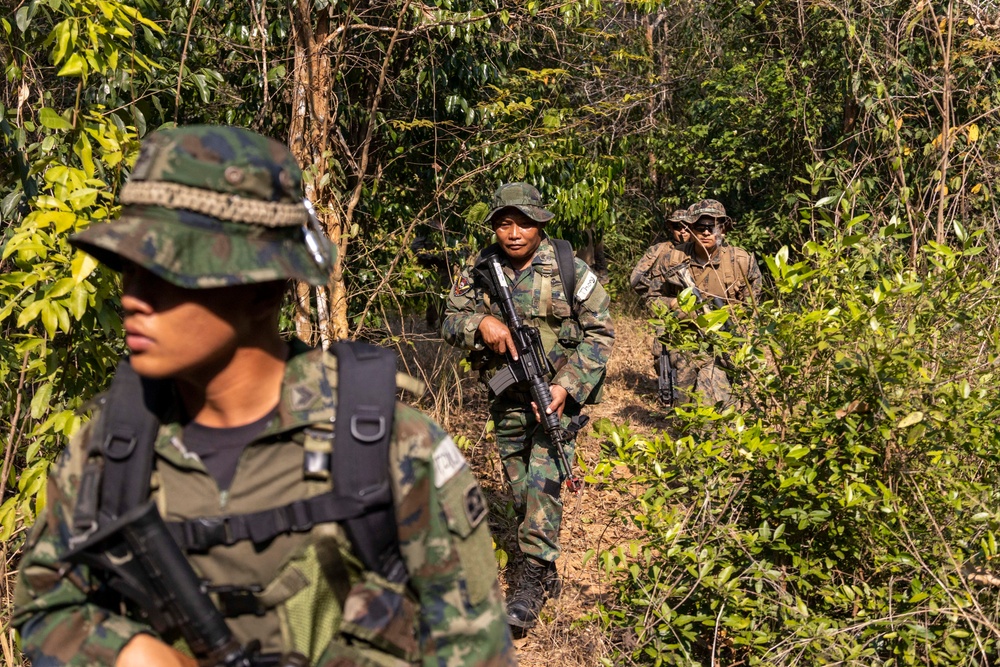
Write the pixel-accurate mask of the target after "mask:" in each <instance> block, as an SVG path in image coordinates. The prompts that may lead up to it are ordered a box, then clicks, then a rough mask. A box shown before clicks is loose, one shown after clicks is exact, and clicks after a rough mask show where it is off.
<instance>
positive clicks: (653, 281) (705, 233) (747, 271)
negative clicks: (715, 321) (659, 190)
mask: <svg viewBox="0 0 1000 667" xmlns="http://www.w3.org/2000/svg"><path fill="white" fill-rule="evenodd" d="M732 222H733V221H732V219H731V218H730V217H729V216H728V215H726V209H725V207H724V206H723V205H722V204H721V203H719V202H718V201H715V200H714V199H705V200H702V201H700V202H698V203H697V204H694V205H693V206H691V207H690V208H689V209H688V210H687V215H686V216H684V224H685V227H686V229H687V231H688V233H689V234H690V237H689V238H690V240H688V241H687V242H686V243H681V244H679V245H677V246H675V247H674V248H671V249H669V250H668V251H667V252H661V253H659V254H658V256H657V257H656V258H655V261H653V262H652V263H651V265H649V266H648V268H646V267H643V266H642V265H641V263H640V266H637V267H636V270H635V271H634V272H633V274H632V286H633V288H634V289H635V290H636V292H637V293H638V294H639V295H640V296H642V297H643V298H644V299H645V300H646V302H647V304H649V305H653V304H660V305H662V306H664V307H666V308H667V309H668V310H670V311H671V312H672V313H673V314H674V315H675V316H676V317H677V318H678V319H680V320H687V321H690V320H691V319H693V318H694V317H697V313H688V312H685V311H684V310H682V309H681V308H680V307H679V305H678V301H677V297H678V295H680V293H681V292H682V291H684V290H685V289H686V288H688V287H691V288H693V289H694V290H695V291H696V292H697V295H698V298H699V299H700V300H701V301H702V302H703V303H705V304H707V305H709V307H716V306H725V305H728V304H733V303H739V302H743V303H749V302H751V301H753V300H756V298H757V296H758V295H759V293H760V284H761V275H760V269H759V268H758V266H757V263H756V261H755V260H754V258H753V255H751V254H750V253H748V252H747V251H745V250H743V249H742V248H737V247H735V246H731V245H726V244H724V234H725V232H726V231H728V230H729V229H731V228H732ZM647 254H648V253H647ZM640 269H645V270H641V271H640ZM657 347H658V346H657V345H656V342H654V348H657ZM662 353H664V354H667V355H669V358H670V366H671V368H672V369H673V373H674V375H675V378H676V382H675V383H674V384H675V386H674V395H673V396H662V395H661V397H660V398H661V400H663V401H664V402H667V403H671V402H673V403H677V402H688V401H692V400H694V392H700V393H701V395H702V398H703V400H704V401H705V402H708V403H716V404H721V405H723V406H725V405H729V404H730V403H731V402H732V398H731V385H730V381H729V378H728V376H727V375H726V372H725V370H724V369H723V368H722V364H721V363H720V362H721V360H720V359H718V358H717V357H716V356H715V355H714V354H711V353H710V352H709V353H706V352H702V351H679V350H672V349H671V350H663V352H662ZM654 356H655V352H654Z"/></svg>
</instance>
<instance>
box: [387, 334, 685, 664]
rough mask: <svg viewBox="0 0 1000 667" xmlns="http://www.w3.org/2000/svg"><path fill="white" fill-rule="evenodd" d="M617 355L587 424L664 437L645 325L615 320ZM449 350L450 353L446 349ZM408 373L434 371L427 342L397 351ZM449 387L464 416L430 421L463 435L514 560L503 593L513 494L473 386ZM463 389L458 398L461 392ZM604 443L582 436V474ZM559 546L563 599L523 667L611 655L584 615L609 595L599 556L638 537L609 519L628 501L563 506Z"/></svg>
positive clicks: (547, 615)
mask: <svg viewBox="0 0 1000 667" xmlns="http://www.w3.org/2000/svg"><path fill="white" fill-rule="evenodd" d="M615 332H616V340H615V349H614V353H613V355H612V358H611V362H610V363H609V365H608V377H607V381H606V383H605V391H604V401H603V402H602V403H601V404H600V405H595V406H589V407H588V409H587V411H586V412H587V414H589V415H590V418H591V421H595V420H597V419H600V418H602V417H606V418H609V419H612V420H614V421H616V422H623V423H626V422H627V423H631V424H632V425H633V426H635V427H639V428H641V429H644V430H645V429H663V428H665V427H666V421H665V419H664V415H663V413H662V411H660V410H659V409H658V407H657V405H656V398H655V397H656V381H655V378H654V377H653V364H652V356H651V354H650V346H651V340H652V333H651V329H650V327H649V326H648V325H647V324H646V322H645V320H644V319H641V318H638V317H634V316H628V315H626V316H619V317H616V319H615ZM445 347H447V346H445ZM401 352H402V353H403V354H404V357H405V361H404V363H405V364H407V367H408V368H427V367H428V366H430V365H432V364H433V363H436V362H435V361H434V360H436V359H438V358H439V357H438V356H436V355H438V354H440V353H439V352H434V351H433V350H431V349H430V348H428V347H427V343H426V340H420V341H419V342H418V343H417V344H414V345H408V346H401ZM444 377H446V378H448V382H449V383H450V384H447V385H442V384H441V383H439V384H438V385H437V387H438V389H437V390H438V393H439V394H440V393H441V392H443V393H444V394H446V395H447V396H448V397H449V398H450V399H451V400H456V399H457V396H456V395H457V394H459V393H461V396H462V399H461V400H462V403H461V409H458V410H456V409H454V408H452V409H450V410H449V411H448V412H447V413H444V414H435V417H437V418H438V419H439V420H440V421H442V422H443V423H445V424H446V426H447V428H448V430H449V431H450V432H451V433H452V434H453V435H464V436H466V437H468V438H469V440H470V441H471V443H472V445H471V447H470V448H469V449H468V450H467V451H466V456H467V458H468V459H469V461H470V462H471V464H472V466H473V468H474V469H475V471H476V473H477V475H478V476H479V479H480V482H481V484H482V485H483V489H484V491H485V492H486V495H487V498H488V499H489V501H490V506H491V508H492V511H491V514H490V527H491V529H492V531H493V534H494V538H495V540H496V542H497V544H498V546H500V547H502V548H504V549H505V550H506V551H507V553H509V554H511V561H510V563H508V565H507V567H506V568H504V570H503V571H502V572H501V585H502V586H503V587H504V589H505V590H506V587H507V580H508V577H511V580H513V577H515V576H516V574H517V572H518V571H519V568H520V562H519V561H520V559H519V558H517V557H516V553H517V547H516V542H517V540H516V531H517V525H516V521H515V519H514V518H513V517H512V516H511V512H510V511H509V510H508V509H507V508H508V507H509V506H510V504H511V498H510V493H509V491H508V490H507V488H506V485H505V483H504V480H503V473H502V470H501V467H500V461H499V457H498V454H497V451H496V446H495V444H494V442H493V439H492V436H491V435H489V434H485V433H484V424H485V423H486V420H487V406H486V401H485V397H484V396H483V394H482V392H481V391H480V390H479V389H478V388H477V387H476V382H475V380H474V379H472V378H469V377H466V378H464V379H462V380H461V381H459V380H458V379H457V378H456V374H455V373H454V372H453V371H452V372H445V374H444ZM459 387H461V389H462V391H461V392H459V391H458V389H459ZM443 402H447V401H442V396H441V395H437V396H434V397H431V398H430V399H429V400H428V402H427V404H426V408H428V409H429V410H434V408H435V407H436V406H441V405H442V403H443ZM601 444H602V443H601V442H600V441H599V440H598V439H597V438H596V437H595V436H594V435H593V433H592V432H590V430H589V429H585V430H584V434H583V435H582V436H581V437H580V438H579V441H578V447H577V451H578V452H579V456H580V457H581V458H582V460H583V462H584V463H585V465H586V466H587V467H591V468H592V467H593V466H594V465H595V464H596V463H598V461H599V460H600V458H601V456H602V449H601ZM564 500H565V514H564V517H563V532H562V536H561V540H560V541H561V543H562V547H563V553H562V556H561V557H560V559H559V561H558V564H559V570H560V573H561V575H562V577H563V582H564V585H563V594H562V597H561V598H560V599H558V600H550V601H549V602H547V603H546V605H545V608H544V609H543V610H542V620H541V622H540V623H539V624H538V625H537V626H536V627H535V628H534V629H533V630H532V631H531V632H530V633H529V634H528V636H527V637H525V638H524V639H521V640H518V641H517V642H516V644H517V648H518V657H519V659H520V664H521V665H524V666H525V667H543V666H544V667H568V666H570V665H573V666H576V665H594V664H597V663H598V661H599V660H600V659H601V658H602V657H607V656H609V655H610V652H611V648H612V647H611V639H610V638H609V637H607V636H606V635H605V633H604V632H603V631H602V629H601V627H600V625H599V624H598V623H597V622H596V621H595V620H592V619H590V618H588V615H589V614H591V613H592V612H594V611H595V610H596V608H597V604H598V603H599V602H601V601H602V600H604V599H605V597H606V596H608V595H610V594H611V592H612V586H611V585H610V582H609V581H608V580H607V577H606V575H605V574H604V573H603V572H602V570H601V568H600V564H599V559H598V558H597V555H596V554H598V553H600V552H601V551H603V550H607V549H611V548H614V547H616V546H617V545H618V544H620V543H623V542H625V541H627V540H629V539H634V538H636V537H637V536H638V534H637V531H636V529H635V527H634V526H631V525H622V524H620V523H615V522H614V521H613V520H612V519H611V517H613V516H615V514H616V512H615V510H616V509H619V508H620V507H622V506H624V505H626V504H627V503H628V502H629V499H628V498H625V497H622V496H620V495H618V493H617V492H616V491H613V490H610V489H609V488H606V487H603V486H601V485H590V484H588V485H585V487H584V489H583V490H582V491H581V492H580V493H579V494H578V495H576V496H575V497H569V498H565V499H564Z"/></svg>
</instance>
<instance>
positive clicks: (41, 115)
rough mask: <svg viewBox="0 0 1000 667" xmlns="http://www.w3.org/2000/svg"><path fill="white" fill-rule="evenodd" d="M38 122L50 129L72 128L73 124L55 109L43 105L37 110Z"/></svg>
mask: <svg viewBox="0 0 1000 667" xmlns="http://www.w3.org/2000/svg"><path fill="white" fill-rule="evenodd" d="M38 122H39V123H41V124H42V125H43V126H44V127H47V128H49V129H50V130H72V129H73V124H72V123H70V122H69V121H68V120H66V119H65V118H63V117H62V116H60V115H59V114H58V113H56V111H55V109H50V108H49V107H44V108H43V109H42V110H41V111H39V112H38Z"/></svg>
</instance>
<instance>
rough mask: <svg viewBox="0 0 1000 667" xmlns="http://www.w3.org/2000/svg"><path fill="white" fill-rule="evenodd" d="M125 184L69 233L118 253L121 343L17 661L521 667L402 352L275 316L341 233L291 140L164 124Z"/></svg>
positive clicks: (27, 595)
mask: <svg viewBox="0 0 1000 667" xmlns="http://www.w3.org/2000/svg"><path fill="white" fill-rule="evenodd" d="M121 197H122V203H123V204H124V207H123V210H122V214H121V217H120V219H118V220H116V221H114V222H111V223H110V224H94V225H92V226H90V227H89V228H87V229H86V230H84V231H83V232H82V233H80V234H77V235H76V236H74V237H73V238H72V239H71V243H72V244H73V245H75V246H76V247H78V248H81V249H83V250H85V251H86V252H88V253H90V254H92V255H94V256H95V257H97V258H98V259H99V260H100V261H102V262H103V263H105V264H106V265H107V266H109V267H111V268H112V269H114V270H117V271H121V273H122V286H123V292H122V297H121V304H122V310H123V314H124V329H125V344H126V346H127V347H128V349H129V351H130V353H131V355H130V357H129V359H127V360H124V361H123V362H122V363H121V364H120V365H119V367H118V372H117V373H116V376H115V379H114V382H113V383H112V386H111V389H110V390H109V392H107V393H106V394H104V395H102V396H101V397H99V398H98V399H96V400H95V401H93V402H92V403H93V408H94V411H95V414H94V418H93V419H92V420H91V421H89V422H88V423H87V424H86V425H84V427H83V428H82V430H81V431H80V432H79V433H78V434H77V435H76V437H75V438H74V439H73V441H72V442H71V444H70V446H69V447H68V448H67V450H66V451H65V452H64V453H63V455H62V456H61V457H60V459H59V462H58V463H57V465H56V467H55V468H54V470H53V472H52V475H51V477H50V479H49V487H48V488H49V491H48V499H49V504H48V507H47V508H46V510H45V512H44V513H43V514H42V515H40V517H39V520H38V522H37V523H36V524H35V527H34V528H33V529H32V532H31V535H30V537H29V539H28V542H27V547H26V552H25V556H24V558H23V560H22V561H21V566H20V580H19V583H18V587H17V592H16V600H15V612H14V619H13V621H14V624H15V625H16V626H17V627H18V629H19V630H20V631H21V638H22V646H23V649H24V651H25V653H26V654H27V655H28V656H29V657H30V659H31V661H32V663H33V664H35V665H39V666H42V665H45V666H49V665H59V664H68V665H80V666H83V665H87V666H90V665H109V666H110V665H115V666H116V667H133V666H142V667H157V666H168V665H169V666H173V667H179V666H182V665H183V666H193V665H196V664H200V665H203V666H210V665H227V666H232V667H237V666H239V667H254V666H264V665H267V666H274V667H278V666H286V665H287V666H289V667H292V666H294V667H306V666H308V665H313V666H315V667H333V666H335V665H336V666H344V667H346V666H348V665H350V666H353V667H378V666H383V667H387V666H395V667H401V666H403V665H426V666H428V667H430V666H431V665H434V666H441V665H458V666H462V667H471V666H476V667H487V666H490V667H492V666H497V667H499V666H505V665H512V664H514V663H515V658H514V648H513V644H512V643H511V641H510V632H509V628H508V626H507V623H506V617H505V613H504V610H503V607H502V602H501V596H500V590H499V586H498V584H497V580H496V561H495V558H494V555H493V549H492V542H491V540H490V535H489V530H488V522H487V521H486V514H487V509H486V503H485V499H484V497H483V495H482V492H481V491H480V489H479V486H478V484H477V483H476V480H475V478H474V476H473V474H472V472H471V471H470V469H469V467H468V465H467V464H466V462H465V460H464V459H463V458H462V455H461V454H460V453H459V451H458V449H457V447H456V446H455V444H454V442H452V440H451V438H449V437H448V435H447V434H446V433H444V431H442V430H441V428H440V427H439V426H437V425H436V424H435V423H433V422H432V421H431V420H429V419H428V418H426V417H425V416H424V415H422V414H421V413H419V412H417V411H416V410H413V409H411V408H408V407H406V406H404V405H403V404H401V403H397V402H396V398H395V397H396V386H397V375H396V370H395V359H394V358H393V357H392V355H391V354H387V351H386V350H383V349H382V348H378V347H375V346H371V345H365V344H362V343H347V342H339V343H337V344H335V345H334V346H333V349H332V350H331V351H330V352H327V351H324V350H322V349H313V348H310V347H308V346H306V345H305V344H304V343H302V342H301V341H298V340H292V341H291V342H286V341H285V340H284V339H283V338H282V336H281V335H280V331H279V328H278V323H279V315H280V312H281V307H282V300H283V294H284V292H285V291H286V288H287V284H288V281H289V280H290V279H297V280H302V281H306V282H308V283H310V284H313V285H324V284H326V283H327V281H328V279H329V272H330V269H331V266H332V263H333V253H334V252H335V250H336V249H335V247H333V246H331V245H330V244H329V243H328V242H327V241H326V239H325V238H324V237H323V235H322V233H321V231H320V230H319V225H318V223H317V221H316V219H315V216H314V215H313V214H312V209H311V206H310V205H309V204H308V202H306V201H305V200H303V199H302V174H301V172H300V170H299V167H298V165H297V164H296V162H295V159H294V158H293V157H292V155H291V154H290V153H289V151H288V149H287V148H286V147H284V146H282V145H281V144H279V143H277V142H275V141H272V140H270V139H266V138H265V137H262V136H260V135H258V134H255V133H253V132H250V131H247V130H243V129H240V128H233V127H213V126H192V127H181V128H174V129H166V130H160V131H157V132H155V133H153V134H152V135H150V136H149V137H147V138H146V139H145V140H144V141H143V144H142V151H141V154H140V156H139V159H138V161H137V162H136V165H135V168H134V169H133V171H132V174H131V177H130V179H129V183H128V184H127V185H126V186H125V188H124V189H123V191H122V195H121Z"/></svg>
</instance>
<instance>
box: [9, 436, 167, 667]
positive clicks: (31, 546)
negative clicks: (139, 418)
mask: <svg viewBox="0 0 1000 667" xmlns="http://www.w3.org/2000/svg"><path fill="white" fill-rule="evenodd" d="M92 424H94V420H91V421H90V422H89V423H88V424H87V425H86V426H84V428H83V429H82V430H81V431H80V433H78V434H77V436H76V437H75V438H74V439H73V442H72V443H70V446H69V447H68V448H67V449H66V450H65V451H64V452H63V453H62V455H61V456H60V458H59V461H58V462H57V464H56V466H55V468H54V469H53V471H52V474H51V475H50V476H49V481H48V489H47V492H48V503H49V504H48V507H47V508H46V509H45V511H44V512H43V513H42V514H41V515H39V517H38V521H37V522H36V523H35V525H34V527H33V528H32V530H31V534H30V536H29V538H28V543H27V544H26V545H25V553H24V557H23V558H22V559H21V565H20V570H19V572H18V581H17V589H16V591H15V596H14V613H13V617H12V621H13V624H14V626H15V627H17V628H18V629H19V630H20V632H21V647H22V650H23V651H24V653H25V654H26V655H27V656H28V657H29V658H30V659H31V662H32V664H34V665H63V664H64V665H71V666H76V665H79V666H81V667H82V666H83V665H113V664H114V662H115V659H116V658H117V656H118V652H119V651H120V650H121V649H122V647H123V646H125V644H127V643H128V641H129V640H130V639H132V637H134V636H135V635H136V634H138V633H141V632H145V633H149V634H153V635H155V633H154V632H153V630H152V629H151V628H150V627H149V626H147V625H144V624H141V623H137V622H136V621H133V620H131V619H128V618H126V617H124V616H120V615H118V614H115V613H112V612H111V611H110V610H108V609H105V608H103V607H100V606H98V605H96V604H94V603H93V602H92V601H91V599H90V597H89V595H88V593H90V592H91V591H92V590H93V585H92V580H91V575H90V572H89V571H88V569H87V568H86V567H85V566H82V565H80V566H73V567H71V566H70V565H68V564H66V563H64V562H63V561H62V560H60V556H61V554H63V553H65V552H66V551H67V549H68V546H67V545H68V543H69V537H70V522H71V520H72V516H73V508H74V507H75V505H76V485H77V484H78V483H79V479H80V473H81V471H82V469H83V463H84V460H85V457H86V454H85V452H86V444H85V443H87V441H88V433H89V432H90V427H91V425H92Z"/></svg>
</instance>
